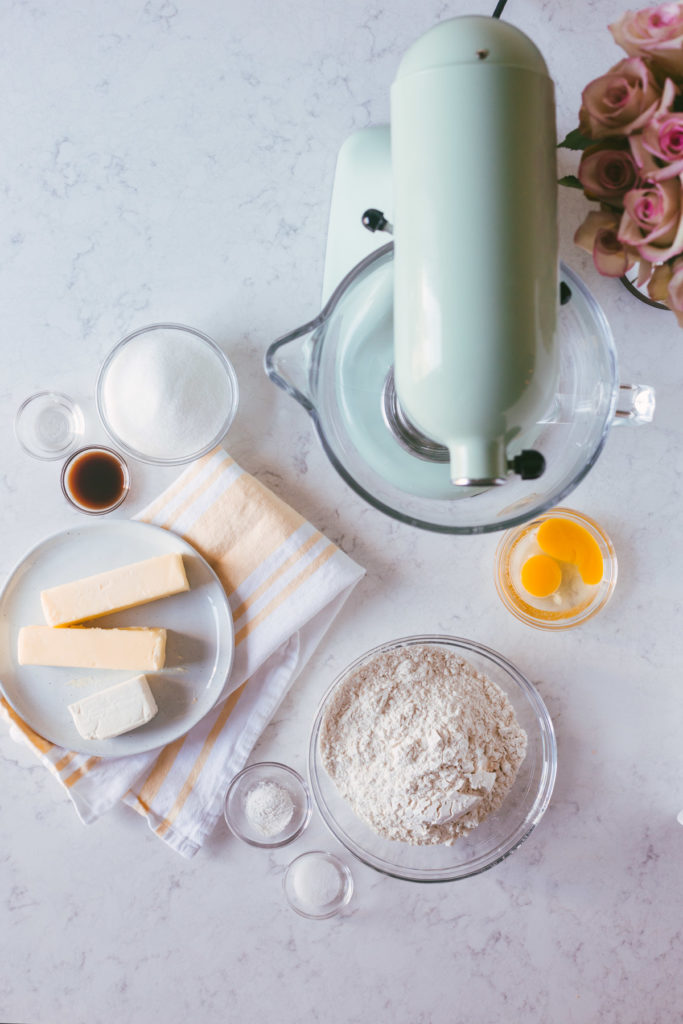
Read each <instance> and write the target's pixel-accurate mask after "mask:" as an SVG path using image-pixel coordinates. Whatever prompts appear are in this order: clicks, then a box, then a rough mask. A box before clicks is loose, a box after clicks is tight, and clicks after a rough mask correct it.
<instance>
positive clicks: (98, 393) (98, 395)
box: [95, 322, 240, 466]
mask: <svg viewBox="0 0 683 1024" xmlns="http://www.w3.org/2000/svg"><path fill="white" fill-rule="evenodd" d="M158 330H172V331H182V332H183V333H185V334H193V335H194V336H195V337H196V338H199V339H200V341H203V342H204V343H205V344H206V345H207V346H208V347H209V348H210V349H212V350H213V351H214V352H215V353H216V355H217V356H218V359H219V361H220V363H221V364H222V366H223V369H224V370H225V373H226V376H227V379H228V382H229V385H230V388H231V390H232V401H231V403H230V409H229V410H228V413H227V415H226V417H225V420H224V421H223V424H222V426H221V428H220V430H219V432H218V433H217V434H216V435H215V436H214V437H213V438H212V439H211V441H210V442H209V443H208V444H205V445H204V446H203V447H202V448H199V449H197V451H196V452H192V454H191V455H185V456H183V457H182V458H174V459H162V458H158V457H156V456H152V455H146V454H145V453H144V452H140V451H138V450H137V449H136V448H133V447H131V446H130V445H128V444H126V443H125V441H123V440H122V439H121V438H120V437H119V436H118V434H117V433H116V431H115V430H114V428H113V427H112V426H111V424H110V423H109V421H108V419H107V413H106V409H105V402H104V394H103V391H104V381H105V378H106V375H107V371H108V370H109V367H110V366H111V364H112V363H113V361H114V359H115V358H116V356H117V355H118V354H119V352H120V351H121V350H122V349H123V348H124V347H125V346H126V345H128V344H129V343H130V342H131V341H133V340H134V339H135V338H137V337H138V336H139V335H140V334H148V333H149V332H150V331H158ZM239 397H240V396H239V384H238V381H237V374H236V373H235V368H234V366H233V365H232V363H231V361H230V359H229V358H228V356H227V355H226V354H225V352H224V351H223V349H222V348H220V346H219V345H217V344H216V342H215V341H214V340H213V338H210V337H209V335H208V334H204V332H203V331H200V330H198V328H196V327H189V326H188V325H187V324H179V323H171V322H163V323H161V322H160V323H153V324H146V325H145V326H144V327H139V328H138V329H137V330H136V331H131V332H130V334H127V335H126V336H125V338H121V340H120V341H118V342H117V343H116V344H115V345H114V347H113V348H112V349H111V350H110V352H109V353H108V354H107V355H106V356H105V358H104V360H103V361H102V364H101V365H100V368H99V371H98V374H97V385H96V388H95V404H96V406H97V415H98V416H99V418H100V422H101V424H102V426H103V427H104V429H105V430H106V432H107V434H108V435H109V437H110V438H111V440H112V441H113V442H114V444H116V445H118V447H119V448H121V450H122V451H124V452H125V453H126V455H128V456H129V457H130V458H132V459H135V460H136V461H137V462H144V463H145V464H147V465H149V466H183V465H185V464H186V463H188V462H194V460H195V459H199V458H201V457H202V455H206V454H207V453H208V452H210V451H211V450H212V449H213V448H215V447H216V445H217V444H220V442H221V441H222V439H223V438H224V437H225V435H226V434H227V432H228V430H229V429H230V427H231V426H232V423H233V421H234V419H235V416H236V415H237V409H238V407H239Z"/></svg>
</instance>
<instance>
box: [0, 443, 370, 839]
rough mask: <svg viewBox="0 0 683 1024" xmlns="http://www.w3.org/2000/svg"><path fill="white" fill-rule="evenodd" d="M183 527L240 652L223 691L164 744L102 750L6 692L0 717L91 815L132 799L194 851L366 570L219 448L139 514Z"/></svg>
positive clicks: (82, 812) (85, 815)
mask: <svg viewBox="0 0 683 1024" xmlns="http://www.w3.org/2000/svg"><path fill="white" fill-rule="evenodd" d="M137 518H138V519H142V520H144V521H145V522H148V523H154V524H156V525H157V526H163V527H165V528H166V529H169V530H174V531H175V532H177V533H179V534H181V535H182V536H183V537H185V538H186V540H188V541H189V542H190V544H192V545H193V546H194V547H195V548H196V549H197V551H199V552H200V554H202V555H203V556H204V557H205V558H206V560H207V561H208V562H209V564H210V565H211V566H212V567H213V569H214V571H215V572H216V573H217V575H218V576H219V578H220V580H221V582H222V583H223V586H224V587H225V590H226V593H227V595H228V600H229V602H230V607H231V609H232V615H233V620H234V626H235V659H234V664H233V669H232V672H231V674H230V678H229V680H228V683H227V684H226V689H225V693H224V695H223V696H222V697H221V699H220V700H219V701H218V703H217V704H216V706H215V707H214V708H213V709H212V711H210V712H209V714H208V715H206V716H205V717H204V718H203V719H202V720H201V721H200V722H198V723H197V725H195V726H194V727H193V728H192V729H191V730H190V731H189V732H188V733H187V734H186V735H185V736H181V737H180V738H179V739H177V740H175V742H173V743H170V744H169V745H168V746H166V747H163V748H161V749H160V750H155V751H152V752H151V753H146V754H138V755H132V756H129V757H123V758H98V757H88V756H85V755H83V754H76V753H74V752H73V751H68V750H64V749H63V748H62V747H57V746H55V745H54V744H52V743H49V742H48V741H47V740H45V739H43V738H42V737H41V736H38V735H37V734H36V733H35V732H33V730H31V729H30V728H29V727H28V726H27V725H26V723H25V722H23V721H22V720H21V719H20V718H19V716H18V715H16V714H15V712H14V711H13V710H12V709H11V708H10V706H9V705H8V704H7V703H6V701H5V700H4V699H2V698H0V716H1V717H3V718H4V719H5V720H6V721H8V722H9V723H10V725H11V728H12V733H13V735H14V736H15V737H16V738H21V739H23V740H25V741H26V742H27V743H28V744H29V745H30V746H31V747H32V748H33V750H34V751H35V752H36V753H37V754H38V756H39V757H40V758H41V759H42V761H43V762H44V763H45V764H46V765H47V766H48V767H49V768H50V769H51V771H52V772H53V773H54V774H55V775H56V776H57V778H58V779H59V781H60V782H61V784H62V785H63V786H64V787H65V789H66V791H67V793H68V794H69V796H70V798H71V800H72V801H73V803H74V806H75V808H76V810H77V812H78V814H79V816H80V817H81V819H82V820H83V821H84V822H86V823H89V822H92V821H94V820H95V819H96V818H98V817H99V816H100V815H102V814H104V813H105V812H106V811H107V810H109V809H110V808H111V807H112V806H113V805H114V804H116V803H117V802H118V801H120V800H123V801H124V802H125V803H127V804H128V805H130V806H131V807H133V808H134V809H135V810H136V811H138V812H139V813H140V814H142V815H143V816H144V817H145V818H146V819H147V821H148V823H149V826H150V828H152V829H153V830H154V832H155V833H156V835H157V836H159V837H160V838H161V839H163V840H164V841H165V842H167V843H168V844H169V845H170V846H172V847H173V849H174V850H177V851H178V852H179V853H181V854H183V855H184V856H186V857H191V856H193V854H195V853H196V852H197V850H198V849H199V847H200V846H201V845H202V843H203V841H204V840H205V839H206V837H207V836H208V835H209V833H210V832H211V831H212V829H213V827H214V825H215V824H216V821H217V820H218V818H219V816H220V814H221V811H222V800H223V797H224V794H225V789H226V786H227V784H228V782H229V780H230V779H231V778H232V776H233V775H234V774H235V773H236V772H237V771H239V770H240V768H242V767H243V766H244V764H245V763H246V761H247V758H248V757H249V754H250V752H251V750H252V747H253V746H254V744H255V742H256V740H257V739H258V737H259V735H260V734H261V732H262V731H263V729H264V727H265V726H266V724H267V723H268V721H269V720H270V718H271V717H272V715H273V713H274V712H275V710H276V708H277V706H278V705H279V703H280V701H281V700H282V698H283V697H284V695H285V693H286V692H287V690H288V689H289V687H290V686H291V684H292V682H293V680H294V679H295V678H296V676H297V675H298V673H299V672H300V671H301V669H302V668H303V666H304V665H305V664H306V662H307V661H308V659H309V657H310V656H311V654H312V653H313V651H314V649H315V648H316V647H317V645H318V644H319V642H320V640H321V638H322V636H323V634H324V633H325V632H326V630H327V629H328V627H329V626H330V624H331V623H332V621H333V619H334V618H335V616H336V615H337V613H338V612H339V610H340V608H341V606H342V605H343V603H344V601H345V600H346V598H347V597H348V596H349V594H350V592H351V590H352V589H353V587H354V586H355V584H356V583H357V582H358V580H359V579H360V578H361V577H362V575H363V570H362V569H361V568H360V566H358V565H356V563H355V562H353V561H352V560H351V559H350V558H348V557H347V556H346V555H345V554H343V552H342V551H340V550H339V548H337V547H336V545H334V544H333V543H332V542H331V541H329V540H327V538H326V537H324V536H323V535H322V534H321V533H320V532H319V531H318V530H316V529H315V528H314V527H313V526H311V524H310V523H308V522H306V520H305V519H303V518H302V516H300V515H299V514H298V513H297V512H295V511H294V510H293V509H291V508H290V507H289V506H288V505H286V504H285V503H284V502H283V501H281V500H280V499H279V498H278V497H276V495H274V494H273V493H272V492H271V491H269V490H268V489H267V488H266V487H264V486H263V484H261V483H259V482H258V481H257V480H256V479H255V478H254V477H252V476H250V475H249V474H248V473H245V472H244V470H242V469H241V468H240V467H239V466H238V465H237V464H236V463H235V462H234V461H233V459H231V458H230V457H229V455H228V454H227V453H226V452H225V451H224V450H223V449H222V448H220V449H215V450H214V451H213V452H210V453H209V454H208V455H206V456H204V457H203V458H201V459H199V460H198V461H197V462H194V463H193V464H192V465H191V466H189V467H188V468H187V469H186V470H185V471H184V472H183V473H182V474H181V476H180V477H179V479H178V480H177V481H176V482H175V483H174V484H172V485H171V486H170V487H169V488H168V489H167V490H166V491H164V493H163V494H162V495H161V496H160V497H159V498H157V500H156V501H154V502H152V504H151V505H149V506H148V508H146V509H145V510H144V511H143V512H141V513H140V515H139V516H137Z"/></svg>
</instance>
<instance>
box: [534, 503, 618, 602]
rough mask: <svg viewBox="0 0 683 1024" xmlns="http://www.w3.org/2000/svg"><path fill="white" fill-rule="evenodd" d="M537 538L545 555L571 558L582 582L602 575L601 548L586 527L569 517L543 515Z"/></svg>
mask: <svg viewBox="0 0 683 1024" xmlns="http://www.w3.org/2000/svg"><path fill="white" fill-rule="evenodd" d="M536 540H537V541H538V545H539V547H540V548H541V550H542V551H544V552H545V553H546V555H550V557H551V558H557V559H559V561H561V562H572V563H573V564H574V565H575V566H576V568H577V569H578V570H579V573H580V574H581V579H582V580H583V582H584V583H586V584H588V585H591V586H594V585H595V584H597V583H599V582H600V580H601V579H602V574H603V571H604V565H603V560H602V552H601V551H600V547H599V545H598V542H597V541H596V540H595V538H594V537H592V536H591V534H590V533H589V532H588V530H586V528H585V527H583V526H579V524H578V523H573V522H571V520H568V519H546V520H545V522H543V523H541V525H540V526H539V528H538V532H537V534H536ZM531 593H534V592H533V591H531ZM537 596H541V595H537Z"/></svg>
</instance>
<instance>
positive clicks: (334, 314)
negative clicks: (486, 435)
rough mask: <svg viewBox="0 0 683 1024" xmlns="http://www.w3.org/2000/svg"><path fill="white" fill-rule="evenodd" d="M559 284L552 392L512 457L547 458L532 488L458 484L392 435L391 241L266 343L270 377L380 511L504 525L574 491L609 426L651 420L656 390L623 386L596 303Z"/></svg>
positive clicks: (468, 529)
mask: <svg viewBox="0 0 683 1024" xmlns="http://www.w3.org/2000/svg"><path fill="white" fill-rule="evenodd" d="M560 282H561V296H562V298H561V304H560V306H559V309H558V330H557V345H558V374H557V381H556V387H555V394H554V396H553V398H552V401H551V402H550V404H549V406H548V408H547V409H546V410H545V414H544V415H543V416H542V417H541V418H540V419H539V420H538V422H536V423H529V424H527V425H526V426H525V428H524V431H523V433H522V434H520V435H519V436H517V437H516V438H515V439H514V444H515V451H519V450H520V449H523V448H530V449H535V450H537V451H539V452H541V453H542V455H543V456H544V458H545V463H546V468H545V472H544V473H543V475H542V476H541V477H539V478H538V479H535V480H523V479H522V478H521V477H519V476H516V475H514V474H513V475H510V476H509V477H508V480H507V481H506V482H505V484H504V485H502V486H498V487H489V488H487V489H480V490H476V489H474V488H467V487H460V488H455V487H453V486H452V485H451V483H450V474H449V467H448V464H447V461H446V462H444V461H443V458H442V454H441V453H439V451H438V446H436V449H437V450H435V448H434V445H433V444H432V445H431V447H430V446H429V444H428V445H426V446H423V447H421V448H420V449H419V451H418V450H417V448H415V447H413V448H410V445H409V450H407V449H406V448H405V444H404V443H403V442H405V437H403V438H402V439H399V438H400V436H401V435H400V430H398V432H397V429H396V428H397V424H396V418H397V417H396V415H395V413H394V412H393V411H392V409H393V407H392V398H391V386H390V384H389V383H388V382H389V381H390V379H391V377H392V376H393V374H392V367H393V243H389V245H386V246H383V247H382V248H380V249H378V250H376V252H374V253H372V254H371V255H370V256H368V257H366V259H364V260H362V261H361V262H360V263H359V264H358V265H357V266H356V267H354V269H353V270H352V271H351V272H350V273H349V274H348V275H347V276H346V277H345V278H344V280H343V281H342V282H341V284H340V285H339V286H338V288H337V289H336V291H335V292H334V293H333V295H332V296H331V298H330V299H329V301H328V302H327V304H326V305H325V307H324V309H323V310H322V312H321V313H320V314H319V315H318V316H317V317H315V319H313V320H311V321H310V322H309V323H307V324H304V325H303V326H302V327H298V328H296V329H295V330H294V331H291V332H290V333H288V334H286V335H283V336H282V337H281V338H278V339H277V340H276V341H274V342H273V343H272V345H271V346H270V348H269V349H268V351H267V353H266V357H265V368H266V373H267V374H268V376H269V377H270V379H271V380H272V381H273V382H274V383H275V384H277V385H278V386H279V387H281V388H283V389H284V390H285V391H286V392H287V394H289V395H290V396H291V397H292V398H294V399H295V400H296V401H297V402H299V404H300V405H302V406H303V408H304V409H305V410H306V411H307V413H308V414H309V415H310V417H311V419H312V420H313V423H314V426H315V429H316V431H317V433H318V436H319V438H320V441H321V443H322V445H323V448H324V450H325V452H326V454H327V456H328V458H329V459H330V461H331V462H332V465H333V466H334V467H335V469H336V470H337V472H338V473H339V474H340V475H341V477H342V478H343V479H344V480H345V481H346V483H347V484H349V485H350V486H351V487H352V488H353V489H354V490H355V491H356V492H357V493H358V494H359V495H360V496H361V497H363V498H364V499H365V500H366V501H368V502H369V503H370V504H371V505H373V506H374V507H375V508H377V509H380V510H381V511H382V512H385V513H386V514H387V515H390V516H392V517H394V518H395V519H399V520H400V521H401V522H404V523H409V524H411V525H412V526H418V527H422V528H424V529H428V530H434V531H437V532H440V533H463V534H464V533H486V532H490V531H493V530H505V529H509V528H510V527H513V526H516V525H518V524H519V523H523V522H526V521H527V520H528V519H531V518H533V517H534V516H536V515H539V514H540V513H541V512H544V511H545V510H546V509H548V508H550V507H551V506H552V505H557V504H559V503H560V501H561V499H562V498H563V497H564V496H565V495H567V494H569V492H570V491H572V490H573V489H574V488H575V487H576V486H577V484H578V483H579V482H580V481H581V480H582V479H583V477H584V476H585V475H586V473H587V472H588V471H589V470H590V468H591V466H593V465H594V463H595V461H596V459H597V458H598V456H599V454H600V452H601V451H602V448H603V446H604V444H605V441H606V440H607V437H608V435H609V431H610V427H611V426H612V423H613V422H647V421H649V420H650V419H651V418H652V411H653V408H654V399H653V394H654V393H653V391H652V389H651V388H649V387H647V386H645V385H642V386H630V385H622V386H621V387H620V385H619V378H618V375H617V357H616V349H615V345H614V339H613V337H612V332H611V330H610V327H609V324H608V323H607V320H606V318H605V315H604V313H603V312H602V310H601V309H600V307H599V305H598V304H597V302H596V301H595V300H594V299H593V297H592V296H591V294H590V292H589V291H588V289H587V288H586V287H585V285H584V284H583V283H582V281H581V280H580V279H579V278H578V277H577V276H576V274H574V273H573V272H572V271H571V270H570V269H569V268H568V267H566V266H564V264H562V265H561V267H560ZM492 301H495V297H492ZM453 399H454V401H457V394H454V396H453ZM622 403H623V404H622ZM399 412H400V410H399ZM392 416H393V417H394V419H393V427H392V428H390V427H389V426H388V423H387V420H388V419H389V421H392ZM615 417H616V418H615ZM398 419H399V420H400V415H399V416H398ZM399 426H400V424H399ZM427 440H428V439H427ZM441 452H442V453H443V452H445V449H442V450H441ZM510 452H511V453H512V448H510Z"/></svg>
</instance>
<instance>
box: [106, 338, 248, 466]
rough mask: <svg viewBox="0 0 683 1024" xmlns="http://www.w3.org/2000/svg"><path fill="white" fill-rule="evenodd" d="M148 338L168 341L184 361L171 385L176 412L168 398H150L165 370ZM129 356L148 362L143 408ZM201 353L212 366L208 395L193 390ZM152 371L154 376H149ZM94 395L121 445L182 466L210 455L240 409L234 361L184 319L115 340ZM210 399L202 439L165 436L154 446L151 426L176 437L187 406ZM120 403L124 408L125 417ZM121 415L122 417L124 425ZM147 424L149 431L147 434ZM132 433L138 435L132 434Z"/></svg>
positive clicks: (135, 454) (133, 453)
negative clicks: (184, 443)
mask: <svg viewBox="0 0 683 1024" xmlns="http://www.w3.org/2000/svg"><path fill="white" fill-rule="evenodd" d="M150 342H151V343H160V344H163V345H166V347H167V352H170V353H171V356H172V358H173V360H174V361H175V362H176V363H182V364H183V365H182V369H179V370H178V372H177V375H176V377H175V378H174V380H173V388H172V390H173V394H174V398H175V401H176V403H177V404H178V406H179V408H178V410H177V411H176V413H175V415H174V411H173V408H172V406H171V404H170V403H169V404H167V405H164V404H163V403H160V398H159V396H156V397H155V398H154V399H153V398H152V392H151V389H150V384H152V383H155V384H156V385H157V386H158V387H161V386H162V385H161V380H162V379H163V378H164V377H165V376H166V375H165V373H164V371H163V369H162V367H161V366H159V365H155V361H154V359H152V358H150ZM157 356H158V352H156V353H154V358H156V357H157ZM131 357H135V358H136V359H137V365H138V366H144V367H145V370H146V373H147V378H146V380H145V384H146V386H147V389H148V391H149V396H148V400H147V402H146V403H144V408H141V409H139V404H140V403H139V402H138V401H135V400H131V397H130V389H131V387H132V386H133V383H135V388H136V390H135V392H134V393H135V394H136V395H138V391H137V388H138V387H139V386H140V382H133V381H132V380H131V377H130V371H129V366H130V360H131ZM198 358H201V359H202V360H203V361H204V362H205V363H206V364H207V365H208V366H210V368H211V373H212V378H213V387H212V392H211V394H210V396H209V398H208V399H207V396H206V395H205V394H203V393H201V392H199V393H195V390H194V389H195V387H197V386H198V385H197V383H196V382H194V381H193V378H192V367H193V361H195V360H197V359H198ZM138 372H140V371H138ZM150 377H155V378H156V380H155V381H150ZM167 384H168V381H166V385H167ZM96 401H97V412H98V414H99V417H100V420H101V421H102V426H103V427H104V429H105V430H106V432H107V434H108V435H109V437H110V438H111V439H112V441H113V442H114V444H115V445H116V446H117V448H120V449H121V451H123V452H125V454H126V455H129V456H130V457H131V458H133V459H136V460H137V461H138V462H146V463H150V464H152V465H157V466H179V465H182V464H184V463H187V462H192V461H194V460H195V459H198V458H200V457H201V456H202V455H206V453H207V452H210V451H211V450H212V449H213V448H215V447H216V445H217V444H219V443H220V442H221V441H222V440H223V438H224V437H225V435H226V434H227V432H228V430H229V428H230V426H231V425H232V421H233V420H234V418H235V415H236V413H237V406H238V403H239V387H238V383H237V376H236V374H235V370H234V368H233V365H232V363H231V362H230V360H229V359H228V357H227V356H226V354H225V352H223V350H222V349H221V348H219V347H218V345H217V344H216V342H215V341H212V339H211V338H209V336H208V335H206V334H204V333H203V332H202V331H198V330H196V328H194V327H187V326H186V325H185V324H173V323H159V324H150V325H149V326H147V327H141V328H140V329H139V330H137V331H133V333H132V334H128V335H127V336H126V337H125V338H123V339H122V340H121V341H120V342H119V343H118V344H117V345H115V346H114V348H113V349H112V350H111V352H110V353H109V355H108V356H107V358H106V359H105V360H104V362H103V363H102V366H101V367H100V372H99V374H98V377H97V390H96ZM207 401H208V402H210V405H208V406H207V408H210V410H211V413H212V415H211V416H210V417H209V418H207V423H209V424H211V426H210V429H208V428H207V431H206V433H205V435H203V436H202V437H201V440H200V441H199V442H196V443H193V444H190V445H189V446H188V447H187V449H185V448H183V450H178V449H175V448H174V447H173V446H172V445H170V444H169V442H168V440H165V441H164V443H163V446H162V448H158V447H153V446H156V445H158V440H157V439H156V438H154V439H150V437H149V430H150V429H151V428H152V427H153V428H154V432H155V434H158V433H160V432H161V433H163V429H164V428H166V430H167V434H166V437H169V436H170V437H173V436H174V434H176V432H177V431H178V429H179V427H181V426H182V423H183V421H184V417H185V416H186V415H187V411H186V409H187V406H188V405H190V404H201V403H202V402H203V403H205V404H206V403H207ZM155 403H156V404H155ZM122 409H123V410H124V411H125V415H124V416H123V417H122V414H121V410H122ZM131 417H132V418H131ZM119 421H121V422H122V423H123V428H122V427H121V426H120V425H119ZM136 421H139V422H136ZM145 429H147V437H145V436H144V435H145ZM132 437H134V438H135V439H136V440H135V441H133V440H131V438H132ZM138 438H139V440H138Z"/></svg>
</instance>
